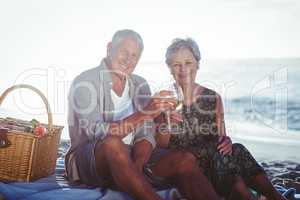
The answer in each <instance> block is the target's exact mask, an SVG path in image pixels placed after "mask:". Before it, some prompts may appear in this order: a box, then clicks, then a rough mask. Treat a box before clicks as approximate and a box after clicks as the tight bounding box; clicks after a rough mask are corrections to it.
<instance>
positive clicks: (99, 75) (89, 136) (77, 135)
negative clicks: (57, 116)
mask: <svg viewBox="0 0 300 200" xmlns="http://www.w3.org/2000/svg"><path fill="white" fill-rule="evenodd" d="M128 83H129V95H130V97H131V99H132V102H133V107H134V111H135V112H136V111H138V110H141V109H142V108H143V107H144V106H145V105H147V103H148V102H149V100H150V97H151V91H150V88H149V85H148V83H147V82H146V80H145V79H143V78H142V77H140V76H137V75H134V74H132V75H130V76H129V78H128ZM111 89H112V79H111V75H110V72H109V70H108V68H107V66H106V63H105V61H104V60H102V62H101V64H100V66H98V67H96V68H93V69H90V70H87V71H85V72H83V73H81V74H80V75H79V76H77V77H76V78H75V79H74V81H73V83H72V85H71V88H70V92H69V97H68V100H69V110H68V123H69V124H68V125H69V135H70V138H71V147H70V149H69V151H68V153H67V154H66V157H65V166H66V172H67V176H68V180H69V181H71V182H74V181H77V180H79V179H80V178H79V175H78V170H77V166H76V162H75V157H74V152H75V151H76V149H77V148H78V147H80V146H82V145H85V144H86V143H88V142H95V141H96V140H103V139H104V138H105V137H106V136H107V130H108V128H109V124H110V123H111V122H113V112H112V111H113V110H114V105H113V102H112V99H111V95H110V92H111ZM154 133H155V131H154V126H153V121H151V120H150V121H146V122H145V123H144V124H143V125H142V126H141V127H139V128H138V129H136V130H135V132H134V144H135V143H136V142H138V141H141V140H146V141H148V142H150V143H151V144H152V147H153V148H154V147H155V139H154Z"/></svg>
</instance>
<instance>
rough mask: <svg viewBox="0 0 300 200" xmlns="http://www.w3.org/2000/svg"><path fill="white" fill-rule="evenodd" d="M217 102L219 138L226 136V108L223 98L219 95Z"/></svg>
mask: <svg viewBox="0 0 300 200" xmlns="http://www.w3.org/2000/svg"><path fill="white" fill-rule="evenodd" d="M216 98H217V102H216V116H217V127H218V134H219V136H226V129H225V120H224V107H223V103H222V99H221V96H220V95H218V94H217V97H216Z"/></svg>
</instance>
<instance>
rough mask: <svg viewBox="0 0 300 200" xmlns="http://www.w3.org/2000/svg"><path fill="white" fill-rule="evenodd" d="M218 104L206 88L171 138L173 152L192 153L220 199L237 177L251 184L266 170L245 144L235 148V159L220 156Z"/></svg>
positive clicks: (233, 151)
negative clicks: (175, 150) (186, 151)
mask: <svg viewBox="0 0 300 200" xmlns="http://www.w3.org/2000/svg"><path fill="white" fill-rule="evenodd" d="M216 104H217V96H216V92H214V91H212V90H210V89H207V88H205V89H204V90H203V91H202V93H201V95H200V96H199V97H198V99H197V101H196V102H195V103H193V104H192V105H191V106H189V107H187V106H183V108H182V114H183V122H182V123H181V124H180V126H179V130H180V131H178V130H177V131H175V132H177V134H172V135H171V138H170V148H171V149H184V150H188V151H190V152H192V153H193V154H194V155H195V156H196V158H197V160H198V164H199V166H200V167H201V168H202V169H203V170H204V173H205V175H206V176H207V177H208V179H209V180H210V182H211V183H212V184H213V186H214V188H215V189H216V191H217V192H218V193H219V195H222V196H224V197H226V196H228V195H229V194H230V192H231V188H232V184H233V183H234V180H235V178H236V177H237V176H240V177H242V178H243V179H244V181H246V182H247V181H249V179H250V178H251V177H253V176H255V175H257V174H259V173H264V170H263V169H262V167H261V166H260V165H259V164H258V163H257V162H256V160H255V159H254V158H253V157H252V155H251V154H250V152H249V151H248V150H247V149H246V148H245V147H244V146H243V145H241V144H238V143H235V144H233V146H232V155H231V156H230V155H225V156H223V155H222V154H221V153H219V151H218V149H217V145H218V137H219V136H218V127H217V120H216Z"/></svg>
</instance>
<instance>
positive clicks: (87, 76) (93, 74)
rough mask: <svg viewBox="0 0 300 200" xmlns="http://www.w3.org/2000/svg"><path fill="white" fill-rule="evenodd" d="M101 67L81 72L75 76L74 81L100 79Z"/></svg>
mask: <svg viewBox="0 0 300 200" xmlns="http://www.w3.org/2000/svg"><path fill="white" fill-rule="evenodd" d="M100 69H101V67H100V66H98V67H94V68H91V69H88V70H85V71H83V72H81V73H80V74H79V75H77V76H76V77H75V78H74V80H73V83H78V82H82V81H88V82H92V81H96V80H98V79H99V72H100Z"/></svg>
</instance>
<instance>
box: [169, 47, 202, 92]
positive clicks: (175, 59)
mask: <svg viewBox="0 0 300 200" xmlns="http://www.w3.org/2000/svg"><path fill="white" fill-rule="evenodd" d="M169 67H170V70H171V73H172V75H173V77H174V79H175V80H176V82H177V83H178V84H179V85H180V86H181V87H187V86H190V85H192V84H193V83H194V82H195V77H196V74H197V70H198V62H197V60H196V59H195V57H194V56H193V54H192V52H191V51H190V50H189V49H187V48H182V49H179V50H178V51H177V52H176V53H174V54H173V55H172V56H171V62H170V66H169Z"/></svg>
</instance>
